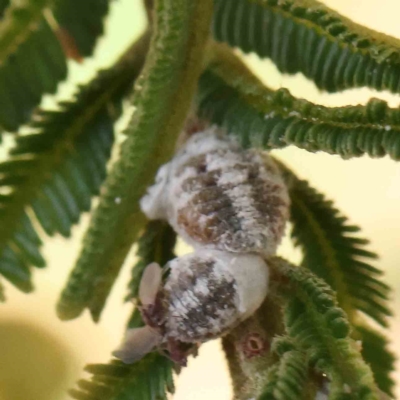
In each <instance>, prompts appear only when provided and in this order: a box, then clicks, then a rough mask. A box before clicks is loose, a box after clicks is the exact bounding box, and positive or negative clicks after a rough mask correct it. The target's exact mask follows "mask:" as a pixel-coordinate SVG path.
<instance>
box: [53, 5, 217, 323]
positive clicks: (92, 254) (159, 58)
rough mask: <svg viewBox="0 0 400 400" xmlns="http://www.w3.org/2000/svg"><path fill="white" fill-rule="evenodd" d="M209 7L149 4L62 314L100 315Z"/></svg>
mask: <svg viewBox="0 0 400 400" xmlns="http://www.w3.org/2000/svg"><path fill="white" fill-rule="evenodd" d="M212 10H213V1H212V0H192V1H188V0H159V1H157V2H156V6H155V11H154V27H153V38H152V41H151V45H150V51H149V54H148V57H147V59H146V63H145V67H144V70H143V73H142V75H141V77H140V79H139V81H138V82H137V85H136V88H135V89H136V91H135V94H134V98H133V104H134V105H135V107H136V109H135V111H134V114H133V117H132V120H131V122H130V124H129V127H128V129H127V131H126V134H127V139H126V141H125V142H124V143H123V146H122V151H121V155H120V158H119V160H118V161H117V162H116V163H115V165H114V166H113V168H112V170H111V171H110V173H109V176H108V178H107V181H106V183H105V186H104V189H103V193H102V195H101V197H100V202H99V205H98V207H97V209H96V210H95V212H94V215H93V218H92V220H91V224H90V226H89V229H88V231H87V233H86V236H85V239H84V245H83V249H82V252H81V254H80V256H79V258H78V261H77V264H76V266H75V268H74V270H73V272H72V274H71V276H70V279H69V282H68V284H67V287H66V288H65V290H64V291H63V293H62V297H61V300H60V302H59V304H58V314H59V316H60V318H62V319H71V318H75V317H77V316H78V315H79V314H80V313H81V312H82V311H83V310H84V309H85V308H86V307H87V308H89V310H90V312H91V314H92V317H93V319H94V320H96V321H97V320H98V319H99V317H100V313H101V311H102V309H103V307H104V304H105V301H106V298H107V296H108V294H109V292H110V290H111V287H112V285H113V282H114V280H115V279H116V277H117V275H118V272H119V270H120V268H121V266H122V263H123V261H124V259H125V257H126V255H127V253H128V252H129V249H130V247H131V246H132V243H133V242H134V241H135V240H136V239H137V237H138V235H139V233H140V231H141V229H142V227H143V225H144V222H145V217H144V215H143V214H142V213H141V211H140V209H139V199H140V198H141V197H142V195H143V194H144V193H145V191H146V188H147V187H148V186H149V185H150V184H151V183H152V181H153V177H154V175H155V173H156V171H157V170H158V168H159V166H160V165H161V164H163V163H164V162H166V161H167V160H168V159H169V158H170V157H171V156H172V154H173V152H174V149H175V142H176V140H177V138H178V135H179V133H180V131H181V128H182V126H183V124H184V121H185V118H186V116H187V114H188V112H189V109H190V105H191V101H192V97H193V95H194V93H195V90H196V86H197V80H198V77H199V75H200V73H201V71H202V69H203V55H204V50H205V48H206V44H207V41H208V37H209V31H210V23H211V17H212ZM116 199H118V201H117V202H116Z"/></svg>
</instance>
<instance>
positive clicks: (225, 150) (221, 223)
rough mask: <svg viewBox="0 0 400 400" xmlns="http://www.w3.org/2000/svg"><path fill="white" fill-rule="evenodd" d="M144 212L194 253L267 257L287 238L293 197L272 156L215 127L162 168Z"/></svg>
mask: <svg viewBox="0 0 400 400" xmlns="http://www.w3.org/2000/svg"><path fill="white" fill-rule="evenodd" d="M141 208H142V210H143V212H144V213H145V214H146V215H147V217H148V218H150V219H166V220H168V221H169V223H170V224H171V225H172V226H173V227H174V229H175V230H176V232H177V233H178V234H179V235H180V236H182V238H183V239H184V240H185V241H186V242H188V243H189V244H191V245H192V246H193V247H195V248H204V247H206V248H213V249H218V250H224V251H228V252H235V253H259V254H262V255H265V256H269V255H272V254H274V253H275V251H276V248H277V245H278V244H279V242H280V240H281V238H282V236H283V233H284V229H285V224H286V221H287V218H288V210H289V197H288V193H287V189H286V186H285V184H284V183H283V181H282V178H281V176H280V174H279V171H278V169H277V167H276V166H275V164H274V163H273V161H272V160H271V158H270V157H269V156H267V155H265V154H263V153H262V152H260V151H257V150H252V149H251V150H243V149H242V148H241V147H240V146H239V145H238V144H236V142H234V141H233V140H232V139H230V138H229V137H227V136H225V135H223V134H222V133H221V131H220V130H218V129H217V128H215V127H212V128H209V129H208V130H206V131H204V132H199V133H196V134H194V135H193V136H192V137H191V138H190V139H189V140H188V141H187V142H186V144H185V145H184V146H183V147H182V148H181V150H180V151H179V152H178V153H177V154H176V155H175V157H174V158H173V160H172V161H171V162H170V163H168V164H165V165H164V166H162V167H161V168H160V170H159V172H158V175H157V178H156V183H155V184H154V185H153V186H152V187H150V188H149V190H148V193H147V195H146V196H144V197H143V198H142V200H141Z"/></svg>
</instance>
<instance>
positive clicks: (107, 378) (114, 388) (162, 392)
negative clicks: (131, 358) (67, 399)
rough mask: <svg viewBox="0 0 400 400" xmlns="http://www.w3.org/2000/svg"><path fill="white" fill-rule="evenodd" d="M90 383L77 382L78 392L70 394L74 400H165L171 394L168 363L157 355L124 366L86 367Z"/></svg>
mask: <svg viewBox="0 0 400 400" xmlns="http://www.w3.org/2000/svg"><path fill="white" fill-rule="evenodd" d="M86 371H88V372H90V373H91V374H92V375H93V376H92V378H91V380H90V381H87V380H81V381H79V382H78V387H79V389H73V390H70V394H71V396H72V397H73V398H74V399H77V400H127V399H137V400H167V392H169V393H173V391H174V383H173V377H172V362H171V361H169V360H168V359H167V358H165V357H163V356H160V355H158V354H154V353H153V354H150V355H148V356H147V357H145V358H144V359H142V360H140V361H138V362H136V363H134V364H131V365H126V364H123V363H122V362H121V361H116V360H114V361H111V362H110V363H108V364H95V365H88V366H87V367H86Z"/></svg>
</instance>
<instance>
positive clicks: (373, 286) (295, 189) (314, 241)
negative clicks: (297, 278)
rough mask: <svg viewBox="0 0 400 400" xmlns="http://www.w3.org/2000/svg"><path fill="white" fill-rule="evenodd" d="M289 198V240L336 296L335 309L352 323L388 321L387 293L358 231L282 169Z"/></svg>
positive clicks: (307, 186) (383, 322)
mask: <svg viewBox="0 0 400 400" xmlns="http://www.w3.org/2000/svg"><path fill="white" fill-rule="evenodd" d="M284 175H285V176H286V179H287V182H288V185H289V193H290V198H291V221H292V224H293V230H292V238H293V239H294V242H295V244H296V245H297V246H300V247H301V249H302V251H303V254H304V258H303V261H302V265H303V266H305V267H307V268H309V269H310V270H311V271H312V272H313V273H315V274H316V275H317V276H319V277H321V278H323V279H324V280H325V281H326V282H327V283H328V284H329V285H330V286H331V287H332V288H333V289H334V290H335V291H336V292H337V296H338V301H339V304H340V306H341V307H342V308H343V309H344V310H345V311H346V312H347V313H348V315H349V318H350V319H351V320H352V319H353V318H355V319H356V318H357V317H356V314H355V312H356V310H359V311H362V312H364V313H365V314H367V315H368V316H369V317H371V318H373V319H374V320H375V321H376V322H378V323H380V324H381V325H383V326H386V325H387V321H386V319H387V317H388V316H390V315H391V313H390V311H389V309H388V306H387V301H388V296H389V293H390V289H389V287H388V286H387V285H386V284H385V283H383V282H382V281H381V279H380V276H381V275H382V271H380V270H379V269H377V268H375V267H374V266H372V265H371V264H370V262H371V260H374V259H375V258H376V254H374V253H372V252H370V251H368V250H367V249H366V245H367V244H368V240H365V239H363V238H360V237H358V235H357V234H356V233H357V232H358V231H360V228H359V227H357V226H354V225H350V224H349V223H348V222H347V218H345V217H343V215H341V213H340V212H339V211H338V210H337V209H336V208H335V207H334V205H333V204H332V202H331V201H329V200H326V199H325V197H324V196H323V195H322V194H321V193H318V192H317V191H316V190H315V189H313V188H312V187H310V186H309V184H308V183H307V182H306V181H303V180H300V179H298V178H297V177H296V176H295V175H294V174H293V173H292V172H291V171H289V170H287V169H284Z"/></svg>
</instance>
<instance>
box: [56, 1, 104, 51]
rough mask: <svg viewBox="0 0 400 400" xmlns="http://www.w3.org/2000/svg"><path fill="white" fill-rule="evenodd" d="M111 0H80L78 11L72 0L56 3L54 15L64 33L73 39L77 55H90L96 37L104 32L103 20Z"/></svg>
mask: <svg viewBox="0 0 400 400" xmlns="http://www.w3.org/2000/svg"><path fill="white" fill-rule="evenodd" d="M111 1H112V0H80V1H79V12H77V8H76V3H75V2H74V1H70V0H58V2H57V3H56V7H55V8H54V16H55V18H56V20H57V22H58V23H59V24H60V27H61V29H62V30H64V33H66V34H67V35H69V36H70V38H71V39H72V40H73V42H74V43H73V44H74V45H75V46H76V50H77V51H78V53H79V55H82V56H84V57H87V56H90V55H92V53H93V49H94V47H95V44H96V42H97V39H98V38H99V37H100V36H101V35H102V34H103V32H104V23H103V20H104V18H105V17H106V15H107V14H108V11H109V7H110V3H111Z"/></svg>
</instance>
